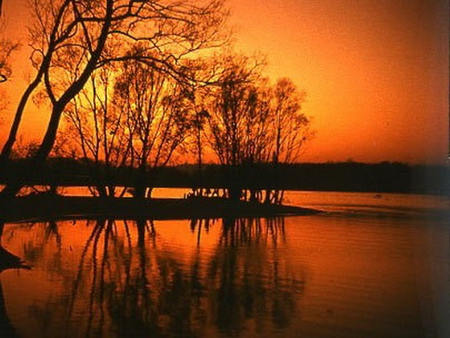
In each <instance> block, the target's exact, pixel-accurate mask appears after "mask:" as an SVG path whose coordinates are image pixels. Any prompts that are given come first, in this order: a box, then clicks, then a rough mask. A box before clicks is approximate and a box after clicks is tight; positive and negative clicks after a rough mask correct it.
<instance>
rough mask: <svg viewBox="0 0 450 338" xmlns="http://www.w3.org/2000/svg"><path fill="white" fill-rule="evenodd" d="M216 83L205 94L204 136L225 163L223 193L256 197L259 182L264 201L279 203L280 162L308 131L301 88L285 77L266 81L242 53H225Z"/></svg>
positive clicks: (295, 153) (295, 155) (291, 156)
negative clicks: (206, 127) (207, 103)
mask: <svg viewBox="0 0 450 338" xmlns="http://www.w3.org/2000/svg"><path fill="white" fill-rule="evenodd" d="M218 83H219V85H218V86H217V88H216V90H215V91H213V93H212V96H211V104H210V111H211V119H210V120H209V121H210V123H209V127H210V129H209V141H210V145H211V147H212V149H213V150H214V151H215V153H216V155H217V158H218V159H219V162H220V163H221V164H222V165H224V166H225V168H227V170H226V185H227V189H228V194H229V197H230V198H232V199H240V198H244V199H248V200H252V201H262V193H261V189H262V187H263V186H264V185H265V191H266V196H265V202H267V203H281V201H282V199H283V192H282V190H280V189H279V179H278V175H279V170H280V164H288V163H292V162H296V161H298V160H299V155H300V152H301V149H302V146H303V144H304V143H305V141H307V140H308V139H309V138H310V136H311V135H312V134H311V132H310V131H309V124H310V120H309V119H308V118H307V116H306V115H304V114H303V113H302V112H301V104H302V102H303V100H304V97H305V93H303V92H301V91H299V90H298V89H297V87H296V86H295V84H294V83H293V82H292V81H291V80H289V79H280V80H278V81H277V83H276V84H275V85H272V84H271V83H270V81H269V80H268V79H266V78H264V77H262V75H261V72H260V68H259V67H258V63H254V61H253V63H252V62H251V60H249V59H248V58H234V59H233V58H230V59H228V62H227V63H225V68H224V71H223V74H222V76H221V78H220V79H219V81H218ZM268 164H270V165H269V166H268ZM261 169H263V172H265V173H266V176H262V174H261ZM263 182H264V183H263Z"/></svg>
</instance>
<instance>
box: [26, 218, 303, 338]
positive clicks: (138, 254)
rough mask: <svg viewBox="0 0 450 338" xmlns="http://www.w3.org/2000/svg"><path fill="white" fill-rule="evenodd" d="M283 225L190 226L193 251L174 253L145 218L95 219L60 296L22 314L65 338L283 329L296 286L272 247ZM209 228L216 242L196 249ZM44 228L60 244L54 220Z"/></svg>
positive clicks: (299, 282) (297, 279) (229, 222)
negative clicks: (48, 321)
mask: <svg viewBox="0 0 450 338" xmlns="http://www.w3.org/2000/svg"><path fill="white" fill-rule="evenodd" d="M283 222H284V221H283V219H282V218H280V219H225V220H222V221H212V220H211V221H206V220H196V221H191V222H190V227H191V230H192V231H193V232H195V231H196V232H197V233H196V235H197V236H195V238H196V241H197V243H196V244H197V245H196V246H194V247H193V248H192V250H193V252H191V253H190V254H189V255H187V254H186V256H184V255H180V252H179V251H177V250H176V249H174V247H172V246H170V245H169V246H167V245H165V244H164V241H163V240H162V239H161V235H160V234H159V233H158V229H159V228H158V226H159V225H158V226H157V225H156V224H154V223H153V221H150V220H145V219H138V220H134V221H117V220H110V219H101V220H96V221H95V222H91V223H89V225H90V226H92V230H91V231H90V232H89V236H87V237H86V241H85V244H84V246H83V248H82V249H81V252H79V256H78V257H79V260H78V263H77V266H76V267H75V268H74V267H71V269H72V270H75V271H73V272H72V273H71V274H69V273H68V272H62V271H61V272H62V273H63V274H64V275H65V276H66V277H67V276H68V275H72V276H74V277H73V278H72V279H69V278H63V283H64V286H63V290H62V291H61V292H63V293H64V292H65V293H66V294H64V295H63V296H61V297H51V299H48V302H47V304H46V306H43V307H41V309H40V310H39V311H36V310H35V311H32V314H33V316H35V318H36V319H37V320H39V321H42V320H45V318H47V319H48V318H52V321H54V322H55V321H60V323H59V324H54V325H57V326H60V327H51V328H50V327H48V328H44V330H53V331H52V332H61V335H62V336H64V335H65V336H69V337H71V336H85V337H102V336H111V335H114V336H119V337H120V336H136V337H147V336H183V337H190V336H207V335H208V336H209V335H218V334H224V335H227V336H229V335H242V334H244V333H245V334H247V333H251V332H253V333H262V332H264V333H267V332H269V333H270V332H273V331H277V330H279V329H283V328H286V327H288V326H289V325H290V324H291V322H292V319H293V318H294V316H295V313H296V307H297V306H296V304H297V301H298V299H299V297H300V295H301V292H302V289H303V285H304V280H303V276H298V275H295V274H294V273H293V272H292V271H291V270H290V269H289V264H288V262H287V261H286V257H285V255H284V253H283V251H282V250H283V243H284V240H285V232H284V223H283ZM217 224H219V225H220V224H221V225H222V227H221V229H220V230H221V231H220V235H219V237H218V242H217V243H216V245H215V246H213V249H212V251H211V250H209V251H207V250H203V249H202V239H205V236H206V235H208V231H209V230H210V227H211V226H213V225H214V226H217ZM160 225H161V227H162V226H165V225H166V224H160ZM49 229H52V232H51V233H52V234H54V236H55V238H59V239H61V237H62V239H63V240H64V236H65V233H64V231H60V230H58V225H57V224H50V223H49V224H48V225H47V232H46V233H48V231H50V230H49ZM202 229H203V230H202ZM161 231H162V229H161ZM56 234H58V236H60V237H56ZM202 235H203V237H202ZM41 244H42V242H41ZM64 252H65V251H64V250H56V252H55V255H60V256H61V255H64ZM183 252H184V251H183ZM40 257H41V258H44V257H47V258H46V259H48V256H40ZM60 260H61V261H64V259H61V258H60ZM55 271H56V270H55ZM296 273H298V272H296ZM52 325H53V324H52ZM54 330H56V331H54ZM58 330H61V331H58ZM46 332H47V331H46ZM49 332H50V331H49ZM47 333H48V332H47Z"/></svg>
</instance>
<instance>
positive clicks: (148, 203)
mask: <svg viewBox="0 0 450 338" xmlns="http://www.w3.org/2000/svg"><path fill="white" fill-rule="evenodd" d="M316 213H319V211H318V210H314V209H307V208H300V207H295V206H288V205H266V204H261V203H251V202H244V201H230V200H227V199H222V198H188V199H165V198H155V199H147V200H136V199H133V198H98V197H65V196H27V197H16V198H14V199H12V200H11V201H9V202H8V205H7V206H3V207H2V211H1V214H2V215H1V216H2V217H3V220H4V221H7V222H21V221H29V220H46V219H66V218H102V217H104V218H116V219H139V218H145V219H155V220H161V219H202V218H223V217H232V218H236V217H276V216H286V215H311V214H316Z"/></svg>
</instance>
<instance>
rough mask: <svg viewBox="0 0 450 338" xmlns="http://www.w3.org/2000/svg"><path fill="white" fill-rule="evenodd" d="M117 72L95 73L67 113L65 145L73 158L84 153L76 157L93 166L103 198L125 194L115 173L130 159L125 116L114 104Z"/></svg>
mask: <svg viewBox="0 0 450 338" xmlns="http://www.w3.org/2000/svg"><path fill="white" fill-rule="evenodd" d="M115 71H117V70H116V69H114V68H112V67H109V66H108V67H106V66H105V67H103V68H101V69H99V70H97V71H96V72H94V73H93V74H92V76H91V78H90V80H89V82H88V85H87V86H86V87H85V88H84V89H83V90H82V91H81V92H80V93H79V94H78V95H77V96H76V97H75V98H74V99H73V100H72V101H71V102H70V103H69V104H68V105H67V107H66V109H65V112H64V116H65V120H66V122H67V123H66V124H65V128H64V131H63V133H64V135H65V136H66V137H64V140H63V142H64V145H63V146H64V147H65V148H66V149H67V148H68V147H69V149H70V153H71V154H72V156H76V154H77V153H81V156H76V157H82V158H83V159H86V163H88V164H91V165H90V166H89V167H90V171H91V177H92V178H93V179H94V182H96V186H95V190H94V191H93V193H94V194H95V195H99V196H114V195H115V194H116V193H119V194H121V193H120V192H118V191H117V187H116V185H115V182H114V181H115V180H114V177H113V176H114V174H113V172H114V170H115V169H116V168H117V167H120V166H123V165H125V164H126V162H127V159H128V155H127V150H128V145H127V140H126V135H125V134H124V132H123V130H122V129H123V122H124V120H125V118H124V113H123V112H122V111H119V110H117V109H115V108H116V107H115V105H114V104H113V102H112V97H113V94H114V93H113V91H114V76H113V74H114V72H115ZM67 136H68V137H67ZM67 138H69V140H67ZM58 139H59V138H58ZM66 152H67V150H66ZM123 192H124V191H123V190H122V193H123Z"/></svg>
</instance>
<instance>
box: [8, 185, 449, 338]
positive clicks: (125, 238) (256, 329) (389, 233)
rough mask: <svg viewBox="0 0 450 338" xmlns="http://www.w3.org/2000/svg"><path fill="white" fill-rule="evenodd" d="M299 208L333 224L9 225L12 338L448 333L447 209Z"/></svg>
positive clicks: (294, 195) (359, 198)
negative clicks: (20, 264)
mask: <svg viewBox="0 0 450 338" xmlns="http://www.w3.org/2000/svg"><path fill="white" fill-rule="evenodd" d="M166 193H168V194H169V195H170V194H172V195H173V194H175V195H176V193H177V191H169V192H166ZM287 200H288V202H290V203H291V204H295V205H303V206H310V207H316V208H320V209H322V210H324V211H326V213H324V214H321V215H315V216H297V217H286V218H278V219H238V220H233V219H224V220H222V219H221V220H215V221H213V220H210V221H206V220H202V221H192V220H186V221H155V222H152V221H148V220H128V221H123V220H108V219H105V220H94V221H93V220H90V221H87V220H77V221H76V222H75V221H71V220H68V221H55V222H40V223H39V222H38V223H33V222H30V223H21V224H6V225H5V228H4V230H3V234H2V238H1V240H2V245H3V248H4V249H5V250H7V251H8V252H11V253H13V254H14V255H17V256H19V257H20V258H22V259H23V261H24V262H25V264H26V265H28V266H29V267H31V269H29V270H28V269H7V270H4V271H3V272H1V274H0V286H1V289H0V296H1V297H0V318H1V321H0V329H1V330H3V333H4V334H3V335H2V334H0V336H1V337H3V336H5V334H6V333H8V334H9V335H11V334H15V335H16V336H18V337H132V336H134V337H156V336H160V337H231V336H232V337H274V336H279V337H448V336H450V327H449V324H447V321H448V318H450V311H449V309H450V285H449V284H450V282H449V281H450V273H449V267H450V242H449V239H450V226H449V220H450V217H448V215H449V212H448V211H449V208H448V205H449V204H448V200H447V199H445V198H439V197H432V196H413V195H390V194H386V195H385V194H383V195H376V194H349V193H309V192H291V193H289V194H288V195H287Z"/></svg>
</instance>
